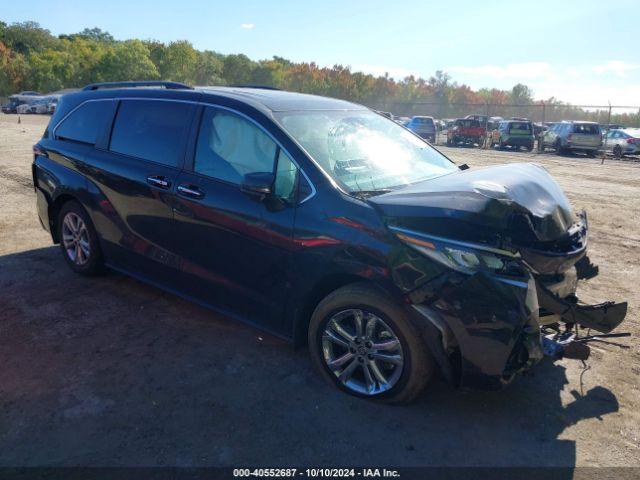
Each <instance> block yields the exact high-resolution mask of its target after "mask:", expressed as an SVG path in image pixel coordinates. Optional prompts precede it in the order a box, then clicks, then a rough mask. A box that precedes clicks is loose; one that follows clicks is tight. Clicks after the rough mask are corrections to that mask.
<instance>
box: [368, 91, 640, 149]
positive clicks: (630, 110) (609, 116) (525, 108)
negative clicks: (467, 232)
mask: <svg viewBox="0 0 640 480" xmlns="http://www.w3.org/2000/svg"><path fill="white" fill-rule="evenodd" d="M373 108H376V109H377V110H382V111H385V112H389V113H391V114H393V116H394V118H396V119H400V120H402V119H403V117H404V118H406V119H409V118H411V117H413V116H430V117H433V118H434V119H437V120H442V121H443V123H445V124H446V123H447V122H451V121H453V120H454V119H457V118H464V117H466V116H468V115H474V116H478V117H479V118H480V119H481V121H482V122H484V125H483V126H484V127H486V128H487V130H488V134H490V131H491V129H492V128H494V126H495V125H496V123H497V121H498V120H499V119H504V120H510V119H527V120H530V121H532V122H534V124H536V125H537V127H538V128H539V129H542V128H543V127H545V126H548V124H549V123H551V122H561V121H563V120H564V121H571V120H574V121H590V122H596V123H598V124H600V125H601V127H602V131H603V133H606V131H607V130H608V129H609V128H640V106H636V105H608V104H607V105H567V104H562V103H547V102H536V103H530V104H492V103H444V102H438V101H431V102H393V103H389V102H383V103H381V104H380V105H378V106H373ZM446 139H447V135H446V127H445V126H443V125H442V124H441V125H440V128H439V129H438V132H437V134H436V143H437V144H440V145H442V144H445V143H446ZM606 141H607V140H606V137H605V138H603V147H606ZM487 143H488V142H487ZM484 146H485V147H487V146H488V145H484Z"/></svg>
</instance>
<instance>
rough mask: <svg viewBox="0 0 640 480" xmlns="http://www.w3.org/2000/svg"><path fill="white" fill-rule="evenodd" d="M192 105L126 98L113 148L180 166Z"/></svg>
mask: <svg viewBox="0 0 640 480" xmlns="http://www.w3.org/2000/svg"><path fill="white" fill-rule="evenodd" d="M191 109H192V107H191V105H189V104H187V103H181V102H170V101H153V100H122V101H121V102H120V107H119V108H118V114H117V115H116V121H115V124H114V126H113V132H112V133H111V144H110V146H109V149H110V150H111V151H112V152H116V153H122V154H124V155H130V156H132V157H137V158H142V159H144V160H150V161H153V162H158V163H162V164H165V165H169V166H171V167H176V166H178V164H179V160H180V158H179V157H180V153H181V151H182V145H183V143H184V137H185V135H186V132H187V129H188V127H189V120H190V114H191Z"/></svg>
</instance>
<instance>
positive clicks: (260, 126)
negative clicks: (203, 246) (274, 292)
mask: <svg viewBox="0 0 640 480" xmlns="http://www.w3.org/2000/svg"><path fill="white" fill-rule="evenodd" d="M125 100H150V101H156V102H177V103H190V104H192V105H202V106H204V107H212V108H218V109H221V110H226V111H228V112H231V113H233V114H235V115H238V116H240V117H242V118H244V119H246V120H248V121H250V122H251V123H253V124H254V125H256V126H257V127H258V128H259V129H260V130H261V131H263V132H264V133H265V134H266V135H267V136H268V137H269V138H270V139H271V140H272V141H273V142H274V143H275V144H276V145H277V146H278V148H280V149H281V150H283V151H284V152H285V153H286V154H287V155H288V156H289V158H290V159H291V161H292V162H293V163H294V165H295V166H296V167H297V168H298V170H299V171H300V172H301V173H302V176H303V177H304V178H305V180H306V181H307V183H308V184H309V186H310V187H311V192H310V193H309V195H307V196H306V197H305V198H303V199H302V200H300V201H299V202H298V203H297V205H302V204H303V203H305V202H306V201H307V200H310V199H311V198H312V197H314V196H315V194H316V193H317V190H316V186H315V185H314V184H313V182H312V181H311V179H310V178H309V176H308V175H307V173H306V172H305V171H304V169H303V168H302V167H301V166H300V164H299V163H298V162H297V161H296V160H295V158H294V156H293V155H291V153H290V152H289V150H287V149H286V148H285V147H284V146H283V145H282V144H281V143H280V142H279V141H278V140H277V139H276V138H275V137H274V136H273V135H272V134H271V132H269V131H268V130H267V129H266V128H265V127H264V126H262V125H260V123H258V122H257V121H256V120H255V119H253V118H251V117H250V116H249V115H247V114H245V113H242V112H240V111H238V110H236V109H234V108H230V107H227V106H224V105H218V104H215V103H207V102H202V101H195V100H182V99H177V98H175V99H174V98H156V97H108V98H92V99H88V100H85V101H83V102H81V103H80V104H78V105H76V106H75V107H74V108H73V109H71V110H70V111H69V112H68V113H67V114H66V115H65V116H64V117H62V118H61V119H60V121H59V122H58V123H56V125H55V127H53V130H52V131H51V134H52V135H53V137H54V139H56V140H57V139H58V138H57V135H56V130H58V127H59V126H60V125H61V124H62V122H64V121H65V120H66V119H67V117H69V115H71V114H72V113H73V112H75V111H76V110H78V109H79V108H80V107H82V106H83V105H85V104H87V103H89V102H105V101H125ZM272 121H273V120H272ZM273 123H274V124H275V125H276V126H277V127H278V128H279V129H280V131H282V132H283V133H284V134H285V135H286V136H287V137H288V138H290V137H289V135H288V134H287V132H285V131H284V130H283V129H282V127H280V125H279V124H278V122H275V121H273ZM302 151H303V152H304V153H305V154H307V156H309V154H308V153H307V152H306V150H304V149H303V150H302ZM309 158H311V157H310V156H309ZM312 161H313V160H312ZM313 163H314V165H315V161H313ZM193 173H197V172H193Z"/></svg>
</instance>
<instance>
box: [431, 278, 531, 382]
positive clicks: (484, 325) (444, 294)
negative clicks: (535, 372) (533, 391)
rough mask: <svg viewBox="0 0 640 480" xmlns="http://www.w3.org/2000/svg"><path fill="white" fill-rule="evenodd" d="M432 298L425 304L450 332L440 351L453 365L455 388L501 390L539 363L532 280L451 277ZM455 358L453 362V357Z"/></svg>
mask: <svg viewBox="0 0 640 480" xmlns="http://www.w3.org/2000/svg"><path fill="white" fill-rule="evenodd" d="M434 293H435V295H434V297H433V298H437V299H436V300H435V301H433V303H429V300H425V305H427V304H428V305H429V308H431V309H433V311H434V312H436V313H437V315H438V316H439V317H440V318H441V320H442V321H443V322H444V325H446V328H448V329H450V332H451V338H450V339H448V340H447V342H448V343H447V342H443V350H444V351H445V353H446V354H447V355H448V356H449V358H450V361H451V364H452V365H456V363H457V369H458V370H459V371H458V372H456V374H457V375H458V377H459V385H460V386H463V387H470V388H481V389H499V388H502V387H503V386H504V385H505V384H507V383H509V382H510V381H511V380H512V379H513V377H514V376H515V375H516V374H517V373H519V372H521V371H523V370H526V369H528V368H530V367H531V366H533V365H534V364H535V363H537V362H538V361H539V360H540V359H541V358H542V356H543V353H542V349H541V347H540V327H539V325H538V300H537V294H536V287H535V280H534V279H533V278H532V277H529V278H528V279H524V280H510V279H505V278H501V277H496V276H493V275H490V274H487V273H484V272H479V273H476V274H474V275H472V276H465V277H461V276H459V275H451V279H450V280H449V281H447V282H444V283H443V284H442V286H441V288H439V290H438V291H437V292H434ZM422 313H423V315H424V314H425V312H424V311H423V312H422ZM431 321H433V320H431ZM440 327H441V328H440V330H441V331H442V325H441V326H440ZM443 340H444V337H443ZM456 355H457V356H458V360H456V359H455V358H453V357H454V356H456ZM439 363H440V362H439ZM445 376H446V375H445Z"/></svg>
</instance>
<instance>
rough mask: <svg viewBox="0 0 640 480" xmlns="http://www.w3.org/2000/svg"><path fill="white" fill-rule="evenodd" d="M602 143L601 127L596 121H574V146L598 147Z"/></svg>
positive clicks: (572, 140) (572, 133)
mask: <svg viewBox="0 0 640 480" xmlns="http://www.w3.org/2000/svg"><path fill="white" fill-rule="evenodd" d="M601 143H602V134H601V133H600V127H599V126H598V125H596V124H594V123H574V124H573V129H572V131H571V145H572V146H574V147H592V148H597V147H599V146H600V145H601Z"/></svg>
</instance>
